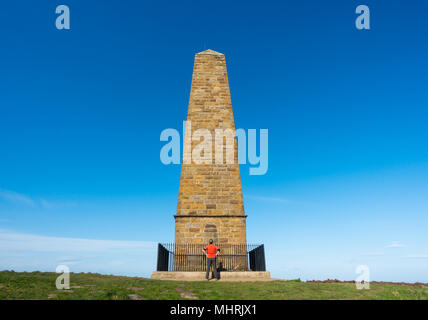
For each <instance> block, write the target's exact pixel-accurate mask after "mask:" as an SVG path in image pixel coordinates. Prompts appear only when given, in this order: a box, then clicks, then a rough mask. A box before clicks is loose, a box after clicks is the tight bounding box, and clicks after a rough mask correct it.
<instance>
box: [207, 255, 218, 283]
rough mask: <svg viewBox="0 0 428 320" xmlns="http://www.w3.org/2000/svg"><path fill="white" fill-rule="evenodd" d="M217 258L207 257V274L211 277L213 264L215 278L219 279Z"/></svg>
mask: <svg viewBox="0 0 428 320" xmlns="http://www.w3.org/2000/svg"><path fill="white" fill-rule="evenodd" d="M215 260H216V258H207V275H206V278H207V279H209V277H210V269H211V266H212V267H213V271H214V278H216V279H218V276H217V266H216V264H215Z"/></svg>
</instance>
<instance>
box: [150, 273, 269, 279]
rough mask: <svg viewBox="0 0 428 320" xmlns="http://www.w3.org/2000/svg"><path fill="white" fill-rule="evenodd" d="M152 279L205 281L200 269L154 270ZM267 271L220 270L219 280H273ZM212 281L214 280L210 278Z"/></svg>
mask: <svg viewBox="0 0 428 320" xmlns="http://www.w3.org/2000/svg"><path fill="white" fill-rule="evenodd" d="M152 279H157V280H177V281H206V280H205V272H201V271H154V272H153V273H152ZM273 280H275V279H272V278H271V277H270V272H267V271H222V272H220V280H219V281H273ZM211 281H214V280H211Z"/></svg>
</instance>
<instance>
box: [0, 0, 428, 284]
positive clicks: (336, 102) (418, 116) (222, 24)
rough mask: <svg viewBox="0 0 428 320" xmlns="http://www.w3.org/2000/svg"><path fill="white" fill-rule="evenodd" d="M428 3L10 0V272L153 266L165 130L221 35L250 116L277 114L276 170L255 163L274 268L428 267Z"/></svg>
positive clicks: (4, 224)
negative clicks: (66, 25)
mask: <svg viewBox="0 0 428 320" xmlns="http://www.w3.org/2000/svg"><path fill="white" fill-rule="evenodd" d="M59 4H66V5H68V6H69V7H70V10H71V30H57V29H56V28H55V19H56V14H55V8H56V6H57V5H59ZM359 4H366V5H368V6H369V7H370V10H371V29H370V30H357V29H356V28H355V19H356V17H357V15H356V14H355V8H356V7H357V5H359ZM427 17H428V5H427V4H426V3H425V2H424V1H410V2H409V1H396V0H395V1H343V0H340V1H322V2H320V1H298V2H297V1H278V2H271V1H264V2H260V1H216V2H204V1H199V2H190V1H179V2H177V1H171V2H169V3H168V2H162V1H116V0H115V1H76V0H65V1H61V2H57V1H42V2H35V1H29V0H27V1H19V2H16V3H15V2H10V1H9V2H7V3H6V2H5V3H3V4H2V5H1V10H0V45H1V47H0V48H1V50H0V252H1V254H0V269H14V270H18V271H20V270H27V271H31V270H45V271H54V270H55V268H56V265H57V264H59V263H66V264H69V265H70V268H71V271H92V272H103V273H115V274H129V275H144V276H148V275H150V272H151V271H153V270H154V268H155V263H156V261H155V250H154V245H153V244H154V243H156V242H172V241H173V239H174V219H173V214H175V210H176V202H177V196H178V186H179V176H180V166H178V165H175V166H174V165H171V166H165V165H163V164H162V163H161V162H160V160H159V152H160V148H161V146H162V145H163V144H164V142H160V141H159V136H160V132H161V131H162V130H163V129H166V128H177V129H180V128H181V126H182V121H183V120H185V118H186V114H187V107H188V99H189V92H190V84H191V77H192V67H193V59H194V54H195V53H197V52H200V51H203V50H204V49H208V48H210V49H213V50H216V51H219V52H222V53H224V54H225V55H226V60H227V65H228V72H229V82H230V86H231V94H232V103H233V108H234V115H235V123H236V127H237V128H244V129H249V128H255V129H260V128H266V129H269V170H268V173H267V174H266V175H264V176H250V175H249V174H248V166H245V165H242V166H241V176H242V184H243V192H244V203H245V210H246V213H247V214H248V219H247V235H248V236H247V237H248V242H249V243H264V244H265V246H266V255H267V265H268V269H269V271H271V272H272V275H273V276H275V277H280V278H286V279H291V278H302V279H326V278H339V279H349V280H351V279H355V278H356V276H357V275H356V274H355V268H356V267H357V266H358V265H360V264H366V265H368V266H369V267H370V271H371V278H372V279H374V280H390V281H425V282H428V233H427V227H428V197H427V193H428V148H427V141H428V111H427V107H428V80H427V74H428V59H427V58H428V56H427V53H428V19H427ZM77 239H81V240H77ZM82 239H86V240H82ZM107 240H108V241H107ZM79 241H81V242H79ZM79 243H83V245H78V244H79ZM54 244H57V245H54ZM61 244H62V245H61Z"/></svg>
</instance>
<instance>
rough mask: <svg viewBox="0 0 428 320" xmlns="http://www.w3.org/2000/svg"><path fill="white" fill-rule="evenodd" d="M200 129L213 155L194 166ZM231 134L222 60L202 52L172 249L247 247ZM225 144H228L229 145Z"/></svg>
mask: <svg viewBox="0 0 428 320" xmlns="http://www.w3.org/2000/svg"><path fill="white" fill-rule="evenodd" d="M200 129H202V131H203V132H209V133H210V134H211V136H212V145H211V151H212V152H206V151H205V152H203V153H202V158H203V159H204V160H206V161H202V162H201V161H198V162H199V163H195V161H194V159H192V152H193V153H194V152H195V147H197V146H198V145H199V144H200V143H201V142H202V141H203V140H204V138H203V137H201V136H200V135H196V137H195V133H197V132H198V131H201V130H200ZM203 129H205V130H203ZM216 129H217V130H216ZM218 129H223V130H224V131H223V132H227V129H230V130H232V132H233V135H232V136H228V137H227V135H224V136H222V135H221V134H218V132H217V131H218ZM234 132H235V122H234V119H233V111H232V102H231V98H230V90H229V82H228V78H227V69H226V60H225V57H224V55H223V54H221V53H218V52H215V51H213V50H206V51H203V52H200V53H198V54H196V55H195V62H194V67H193V78H192V87H191V91H190V101H189V110H188V114H187V122H186V132H185V138H184V152H183V163H182V168H181V179H180V189H179V196H178V204H177V214H176V215H175V216H174V217H175V243H176V244H179V245H180V244H201V245H202V244H206V243H207V242H208V240H209V239H213V240H214V241H215V242H216V243H220V244H242V245H245V244H246V226H245V221H246V215H245V213H244V204H243V198H242V186H241V176H240V172H239V163H238V150H237V143H236V137H235V135H234ZM192 135H193V138H192ZM227 139H231V140H229V144H227ZM225 140H226V142H225V143H224V144H223V142H224V141H225ZM219 145H220V146H223V145H227V147H224V149H221V152H220V154H221V157H217V155H218V154H219V153H218V152H217V153H216V147H217V148H219ZM232 146H233V147H232ZM196 149H197V148H196ZM217 151H218V150H217ZM228 156H230V158H228ZM221 158H223V159H221ZM209 159H212V160H211V162H210V161H209ZM228 159H229V160H231V159H232V160H233V161H227V160H228ZM221 160H222V161H221Z"/></svg>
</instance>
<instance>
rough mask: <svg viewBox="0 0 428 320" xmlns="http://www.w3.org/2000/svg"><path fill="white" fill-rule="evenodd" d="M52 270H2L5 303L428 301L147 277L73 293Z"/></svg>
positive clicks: (411, 290) (407, 289)
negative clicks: (58, 283)
mask: <svg viewBox="0 0 428 320" xmlns="http://www.w3.org/2000/svg"><path fill="white" fill-rule="evenodd" d="M58 275H59V274H56V273H52V272H31V273H27V272H13V271H1V272H0V299H2V300H3V299H125V300H126V299H133V300H139V299H212V300H216V299H244V300H246V299H428V285H426V284H425V285H424V284H419V285H406V284H391V283H371V284H370V289H369V290H356V288H355V284H353V283H342V282H332V283H319V282H300V281H280V280H278V281H272V282H221V281H219V282H215V281H209V282H207V281H205V282H202V281H195V282H185V281H162V280H152V279H146V278H132V277H119V276H106V275H100V274H93V273H72V274H70V287H71V288H70V290H57V289H56V287H55V280H56V278H57V277H58Z"/></svg>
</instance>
